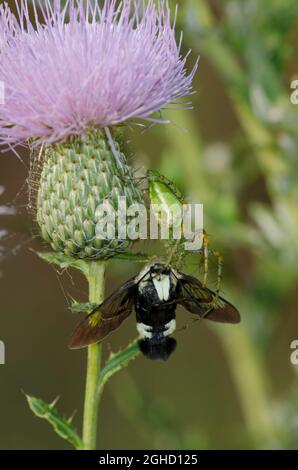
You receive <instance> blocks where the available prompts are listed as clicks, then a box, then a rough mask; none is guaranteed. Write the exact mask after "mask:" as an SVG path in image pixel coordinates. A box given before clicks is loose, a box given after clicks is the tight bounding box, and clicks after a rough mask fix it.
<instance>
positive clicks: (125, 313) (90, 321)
mask: <svg viewBox="0 0 298 470" xmlns="http://www.w3.org/2000/svg"><path fill="white" fill-rule="evenodd" d="M135 289H136V283H135V278H132V279H130V280H129V281H127V282H126V283H125V284H123V285H122V286H121V287H119V289H117V290H116V291H114V292H113V293H112V294H111V295H110V296H109V297H107V298H106V299H105V300H104V302H103V303H102V304H101V305H100V306H99V307H97V308H96V309H94V310H93V311H92V312H91V313H90V314H89V315H88V316H87V317H86V318H85V319H84V320H83V321H82V322H80V323H79V324H78V325H77V327H76V328H75V330H74V332H73V334H72V335H71V338H70V341H69V348H70V349H80V348H84V347H86V346H89V345H90V344H93V343H97V342H98V341H102V340H103V339H104V338H106V337H107V336H108V335H109V334H110V333H112V331H114V330H116V329H117V328H119V326H120V325H121V324H122V323H123V322H124V320H125V319H126V318H127V317H129V315H130V314H131V312H132V310H133V304H134V293H135ZM99 313H100V318H99V320H98V321H97V320H96V315H97V314H99Z"/></svg>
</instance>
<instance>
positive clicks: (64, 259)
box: [32, 250, 89, 276]
mask: <svg viewBox="0 0 298 470" xmlns="http://www.w3.org/2000/svg"><path fill="white" fill-rule="evenodd" d="M32 251H34V250H32ZM35 253H36V254H37V255H38V256H39V257H40V258H41V259H43V260H44V261H47V263H50V264H57V265H58V266H60V268H62V269H66V268H76V269H79V270H80V271H81V272H82V273H83V274H85V276H87V275H88V273H89V265H88V261H85V260H83V259H75V258H73V257H72V256H66V255H64V254H63V253H55V252H54V251H51V252H47V253H41V252H36V251H35Z"/></svg>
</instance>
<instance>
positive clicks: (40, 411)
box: [25, 394, 83, 449]
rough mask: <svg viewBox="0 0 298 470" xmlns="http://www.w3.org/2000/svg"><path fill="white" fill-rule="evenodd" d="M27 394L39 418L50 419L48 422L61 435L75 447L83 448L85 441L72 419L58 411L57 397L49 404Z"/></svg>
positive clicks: (30, 405)
mask: <svg viewBox="0 0 298 470" xmlns="http://www.w3.org/2000/svg"><path fill="white" fill-rule="evenodd" d="M25 396H26V398H27V401H28V404H29V407H30V409H31V410H32V411H33V413H34V414H35V415H36V416H37V417H38V418H42V419H45V420H46V421H48V423H50V424H51V425H52V426H53V428H54V431H55V432H56V433H57V434H58V435H59V436H60V437H62V438H63V439H65V440H67V441H68V442H69V443H70V444H71V445H72V446H73V447H75V449H82V448H83V442H82V440H81V438H80V437H79V435H78V434H77V432H76V430H75V428H74V427H73V425H72V424H71V419H69V420H67V419H65V418H62V417H61V416H60V415H59V413H58V412H57V410H56V408H55V404H56V403H57V399H56V400H55V401H54V402H53V403H51V404H47V403H45V402H44V401H43V400H41V399H39V398H35V397H32V396H30V395H27V394H25Z"/></svg>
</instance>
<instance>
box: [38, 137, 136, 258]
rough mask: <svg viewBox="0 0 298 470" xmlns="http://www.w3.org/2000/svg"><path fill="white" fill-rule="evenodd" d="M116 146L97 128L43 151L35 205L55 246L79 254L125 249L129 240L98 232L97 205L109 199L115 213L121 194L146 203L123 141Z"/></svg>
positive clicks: (98, 254)
mask: <svg viewBox="0 0 298 470" xmlns="http://www.w3.org/2000/svg"><path fill="white" fill-rule="evenodd" d="M115 148H116V155H114V153H115V152H114V153H113V152H112V150H111V148H110V145H109V142H108V140H107V137H106V136H105V134H104V133H103V132H102V131H100V130H97V131H92V132H90V133H88V134H87V135H85V136H84V137H71V138H69V139H68V140H67V141H66V142H63V143H55V144H53V145H52V146H51V147H49V148H47V149H46V150H45V152H44V160H43V166H42V171H41V175H40V180H39V186H38V193H37V200H36V209H37V222H38V225H39V227H40V230H41V235H42V237H43V238H44V240H45V241H47V242H48V243H50V244H51V246H52V248H53V250H54V251H59V252H62V253H64V254H66V255H69V256H74V257H77V258H92V259H104V258H108V257H110V256H113V254H115V253H117V252H119V251H123V250H124V249H125V248H127V246H128V245H129V241H128V240H118V239H117V224H116V227H115V239H113V240H108V239H101V238H98V237H97V235H96V209H97V207H98V206H99V205H100V204H102V203H103V202H104V201H108V202H109V203H110V205H111V206H112V207H113V209H114V211H115V213H117V210H118V201H119V197H126V204H127V207H129V206H130V205H132V204H135V203H138V204H142V203H143V197H142V191H141V190H140V189H139V188H138V186H137V185H136V182H135V181H134V179H133V174H132V170H131V168H130V167H129V166H128V165H127V164H126V162H125V157H124V155H123V153H121V152H120V147H119V144H118V143H117V142H115Z"/></svg>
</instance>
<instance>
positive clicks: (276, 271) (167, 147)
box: [0, 0, 298, 449]
mask: <svg viewBox="0 0 298 470" xmlns="http://www.w3.org/2000/svg"><path fill="white" fill-rule="evenodd" d="M8 3H9V4H11V5H12V4H13V2H12V1H9V2H8ZM171 3H172V4H173V5H174V3H176V2H174V1H173V2H171ZM178 3H179V4H180V8H179V15H178V22H177V23H178V24H177V33H179V31H180V30H183V31H184V48H185V50H187V49H188V48H191V49H192V55H191V59H190V61H189V68H190V67H191V65H192V62H193V61H194V60H195V58H196V57H197V56H198V55H200V65H199V71H198V73H197V77H196V81H195V84H194V89H195V90H196V91H197V93H196V94H195V95H194V96H193V97H192V99H193V103H194V110H193V111H174V112H171V114H170V113H167V112H166V115H167V116H170V117H171V118H172V120H173V124H172V125H167V126H155V127H153V128H151V129H149V130H147V131H146V132H144V133H142V132H141V131H140V130H138V129H137V128H135V129H133V131H131V130H128V132H127V139H128V140H129V142H130V148H131V153H132V155H133V160H132V161H133V162H134V165H135V167H136V168H139V167H145V168H147V167H150V168H155V169H159V170H160V171H161V172H162V173H163V174H165V175H166V176H167V177H168V178H170V179H172V180H173V181H175V182H176V184H177V185H178V186H179V187H180V189H181V190H182V191H183V192H184V193H185V194H186V195H187V196H188V197H190V198H191V199H192V200H193V201H196V202H201V203H203V204H204V215H205V228H206V230H207V232H208V233H209V234H210V236H211V239H210V241H211V243H212V245H213V246H215V247H216V248H218V249H219V250H220V251H221V252H222V253H223V254H224V256H225V265H224V276H223V294H224V295H225V296H226V297H227V298H228V299H229V300H231V301H232V302H233V303H234V304H235V305H237V307H238V308H239V310H240V312H241V315H242V323H241V325H239V326H227V325H209V324H208V322H205V323H204V322H202V323H199V324H195V325H194V326H193V327H191V328H188V329H187V330H184V331H181V332H179V333H177V339H178V348H177V351H176V353H175V354H174V355H173V357H172V358H171V360H170V361H169V362H167V363H165V364H163V363H155V362H150V361H147V360H145V359H143V358H139V359H137V360H136V361H135V362H134V363H132V364H131V365H130V366H129V367H128V368H127V369H126V370H125V371H123V372H120V373H119V374H118V375H117V376H115V377H114V378H113V379H111V381H110V383H109V384H108V386H107V387H106V389H105V393H104V397H103V402H102V406H101V414H100V419H99V426H100V432H99V446H100V448H108V449H116V448H122V449H191V448H198V449H230V448H234V449H260V448H261V449H262V448H280V449H288V448H296V449H297V448H298V376H297V374H298V366H293V365H291V362H290V354H291V349H290V343H291V342H292V341H293V340H294V339H298V315H297V305H298V276H297V265H298V158H297V155H298V105H297V106H295V105H293V104H292V103H291V101H290V96H291V93H292V90H291V88H290V85H291V82H292V80H294V79H297V78H298V50H297V45H298V3H297V0H284V1H283V2H281V1H280V0H243V1H242V0H226V1H224V0H214V1H206V0H205V1H203V0H181V1H180V2H178ZM183 129H186V131H184V130H183ZM22 160H23V162H24V164H22V163H21V162H20V161H19V160H18V159H17V158H16V157H15V155H13V154H12V153H6V154H3V155H1V159H0V168H1V170H0V171H1V173H0V174H1V176H0V186H3V187H5V192H4V193H3V194H2V195H0V198H1V199H0V206H8V205H12V206H14V207H16V209H17V214H16V215H11V214H10V215H8V214H5V212H6V211H5V209H4V207H2V209H1V214H2V215H0V217H1V218H0V224H1V225H0V229H1V232H0V233H1V237H2V238H1V239H0V244H1V240H2V242H3V245H5V248H4V250H3V252H2V261H3V262H2V263H1V264H0V271H1V273H2V277H1V280H0V289H1V314H0V340H2V341H4V342H5V346H6V365H2V366H0V416H1V418H0V448H1V449H54V448H55V449H56V448H57V449H63V448H68V445H67V444H66V443H65V442H63V441H62V440H60V439H59V437H57V436H56V435H55V434H54V433H53V431H52V429H50V427H49V425H48V424H47V423H46V422H42V421H40V420H38V419H37V418H35V417H33V415H32V414H31V412H30V411H29V409H28V407H27V403H26V401H25V397H24V395H23V394H22V390H24V391H26V392H27V393H29V394H33V395H35V396H38V397H42V398H43V399H45V400H46V401H51V400H52V399H54V398H55V397H56V396H57V395H58V394H60V395H61V399H60V402H59V403H58V408H59V409H60V410H62V411H63V412H65V413H66V414H67V415H70V414H71V413H72V412H73V410H74V409H77V410H78V413H77V415H76V416H75V423H76V425H77V427H78V428H80V426H81V418H82V416H81V410H82V401H83V390H84V379H85V352H84V351H83V352H82V351H78V352H77V351H75V352H73V351H69V350H68V349H67V347H66V343H67V339H68V336H69V334H70V331H71V330H72V328H73V326H74V324H75V323H76V321H77V319H76V318H74V315H73V314H71V313H70V311H69V310H67V301H66V298H65V295H66V296H68V295H69V294H72V295H74V296H75V297H76V298H77V299H79V300H81V301H85V300H86V298H87V285H86V284H85V283H84V281H83V280H82V278H81V277H80V276H79V275H78V274H77V273H73V272H71V273H61V272H59V273H57V271H56V270H54V269H53V267H51V266H49V265H47V264H46V263H44V262H43V261H42V260H40V259H38V258H37V256H36V255H35V254H34V253H32V252H31V251H30V250H29V248H30V247H31V248H32V247H33V248H35V249H41V244H40V242H39V241H38V240H36V239H34V240H32V241H31V240H30V238H31V237H32V234H34V228H33V223H32V220H31V219H30V216H29V215H28V213H27V211H26V204H27V196H28V194H27V193H28V191H27V187H26V184H25V185H24V182H25V181H26V178H27V176H28V167H29V156H28V155H27V154H25V152H23V158H22ZM20 190H21V192H20V193H19V191H20ZM4 230H7V232H8V233H7V234H6V235H4V232H3V231H4ZM143 248H144V249H146V244H145V246H144V247H143ZM195 264H196V259H195V258H194V259H193V260H191V262H190V266H189V269H194V266H195ZM138 269H139V265H134V264H127V263H126V262H121V261H112V262H111V263H110V265H109V269H108V282H107V290H108V291H112V290H113V289H114V288H115V287H116V286H118V285H120V283H122V282H123V281H125V280H126V279H127V278H128V277H129V276H130V275H133V274H134V273H135V272H136V271H137V270H138ZM187 318H188V317H187V315H186V314H185V313H183V312H181V314H180V324H181V325H183V324H184V323H185V322H187ZM203 323H204V324H203ZM135 335H136V334H135V324H134V319H133V318H131V319H130V320H129V321H128V322H127V323H125V324H124V326H123V327H122V328H121V329H120V330H118V331H117V332H116V333H115V334H114V335H113V336H112V337H111V338H109V339H108V340H106V341H105V349H106V351H109V350H110V349H112V350H117V348H118V347H119V346H124V345H125V344H127V342H128V341H129V339H132V338H133V337H135Z"/></svg>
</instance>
